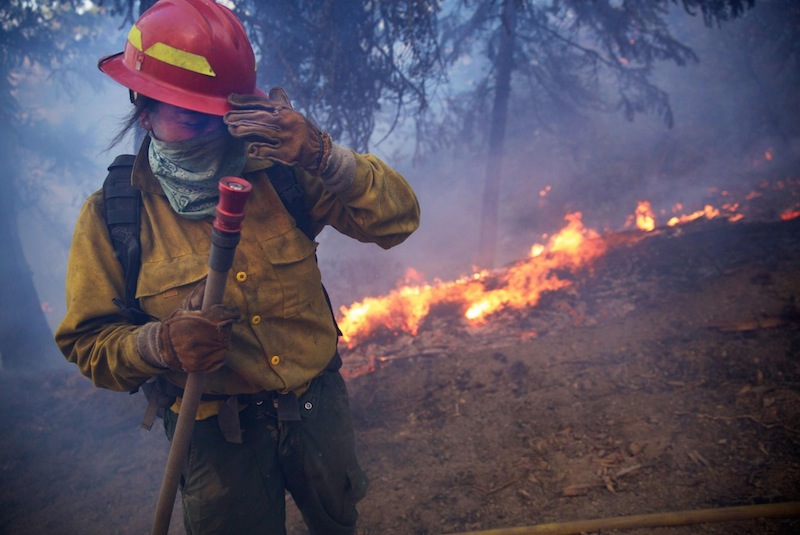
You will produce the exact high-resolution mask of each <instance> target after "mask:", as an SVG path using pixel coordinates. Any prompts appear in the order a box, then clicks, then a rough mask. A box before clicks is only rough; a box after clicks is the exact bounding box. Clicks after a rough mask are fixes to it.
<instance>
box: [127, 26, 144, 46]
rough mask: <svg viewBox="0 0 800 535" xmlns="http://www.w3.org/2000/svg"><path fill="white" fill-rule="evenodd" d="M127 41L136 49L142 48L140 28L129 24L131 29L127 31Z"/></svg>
mask: <svg viewBox="0 0 800 535" xmlns="http://www.w3.org/2000/svg"><path fill="white" fill-rule="evenodd" d="M128 42H129V43H130V44H131V45H133V47H134V48H136V50H141V49H142V30H140V29H139V28H137V27H136V25H135V24H134V25H133V26H131V31H129V32H128Z"/></svg>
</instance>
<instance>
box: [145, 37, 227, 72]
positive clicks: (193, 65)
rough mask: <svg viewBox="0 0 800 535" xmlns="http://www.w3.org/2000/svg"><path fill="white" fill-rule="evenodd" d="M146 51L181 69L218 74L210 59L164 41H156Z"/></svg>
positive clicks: (151, 55)
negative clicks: (166, 43) (209, 61)
mask: <svg viewBox="0 0 800 535" xmlns="http://www.w3.org/2000/svg"><path fill="white" fill-rule="evenodd" d="M144 53H145V54H147V55H148V56H150V57H151V58H155V59H158V60H161V61H163V62H164V63H169V64H170V65H174V66H175V67H180V68H181V69H186V70H187V71H192V72H196V73H198V74H204V75H206V76H216V75H217V73H215V72H214V69H212V68H211V65H210V64H209V63H208V60H207V59H206V58H204V57H203V56H199V55H197V54H192V53H191V52H186V51H185V50H180V49H177V48H174V47H171V46H169V45H165V44H164V43H156V44H154V45H153V46H151V47H150V48H148V49H147V50H145V51H144Z"/></svg>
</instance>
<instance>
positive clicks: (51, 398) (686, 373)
mask: <svg viewBox="0 0 800 535" xmlns="http://www.w3.org/2000/svg"><path fill="white" fill-rule="evenodd" d="M632 236H633V235H620V236H619V237H618V238H619V239H618V243H617V244H616V245H615V246H613V247H612V248H611V249H610V250H609V252H608V253H607V254H606V255H605V256H603V257H602V258H600V259H599V260H597V261H596V262H594V263H593V264H592V266H591V267H590V269H587V270H584V271H581V272H579V273H577V274H571V275H570V276H571V277H572V278H573V281H572V282H573V284H572V286H571V287H569V288H567V289H563V290H559V291H556V292H552V293H550V294H547V295H545V296H544V298H543V299H542V300H541V302H540V303H539V305H538V306H537V307H536V308H534V309H531V310H527V311H524V312H520V311H517V312H505V313H502V314H501V315H499V316H498V317H495V318H494V319H493V320H492V321H491V322H489V323H488V324H486V325H485V326H483V327H480V328H470V327H468V326H466V325H465V324H463V323H462V322H461V321H460V320H459V318H458V317H457V316H456V315H455V314H453V313H452V311H448V310H438V311H436V313H435V314H431V317H429V318H428V320H426V323H425V324H424V325H423V326H422V327H421V328H420V331H419V333H418V334H417V336H415V337H410V336H399V337H397V338H393V339H391V340H386V339H385V338H384V339H383V340H382V343H381V344H380V345H377V344H373V345H367V344H364V345H363V346H362V347H360V348H357V349H355V350H351V351H348V352H345V354H344V358H345V362H346V365H345V371H346V373H347V374H348V376H349V379H348V385H349V388H350V393H351V401H352V407H353V414H354V418H355V424H356V432H357V440H358V448H359V454H360V459H361V461H362V465H363V467H364V468H365V470H366V471H367V472H368V474H369V476H370V478H371V489H370V493H369V495H368V496H367V498H366V499H365V500H364V501H363V502H362V504H361V507H360V510H361V524H360V526H361V531H362V532H363V533H365V534H371V535H375V534H420V535H421V534H434V533H456V532H463V531H470V530H472V531H477V530H488V529H496V528H505V527H512V526H528V525H535V524H540V523H545V522H560V521H568V520H579V519H587V518H598V517H609V516H620V515H632V514H643V513H653V512H666V511H677V510H686V509H700V508H716V507H724V506H733V505H748V504H756V503H778V502H786V501H797V500H799V499H800V303H798V299H800V219H795V220H792V221H788V222H779V223H744V222H738V223H727V222H721V221H720V222H716V221H704V222H696V223H692V224H690V225H686V226H684V227H680V228H675V229H666V230H661V229H659V230H657V231H656V232H653V233H649V234H647V235H646V236H645V237H643V238H640V239H636V240H632V239H631V237H632ZM634 241H635V243H633V242H634ZM2 382H3V384H2V390H1V391H0V392H1V393H0V399H2V405H1V406H2V407H3V409H4V413H5V415H4V418H3V424H2V425H3V428H2V436H0V448H1V450H2V461H1V462H0V481H2V487H0V525H2V526H3V531H4V532H5V533H11V534H39V533H48V534H73V533H80V534H94V533H97V534H109V533H120V534H143V533H147V532H148V530H149V526H150V523H151V520H152V514H153V512H154V510H155V501H156V499H157V495H158V487H159V485H160V482H161V475H162V473H163V468H164V464H165V462H166V456H167V448H168V444H167V441H166V439H165V438H164V435H163V433H162V432H161V431H160V430H158V429H154V431H152V432H146V431H144V430H141V429H139V428H138V423H139V420H140V418H141V415H142V411H143V407H144V401H143V399H142V398H141V396H140V395H136V396H128V395H125V394H115V393H110V392H104V391H99V390H95V389H94V388H92V387H91V385H90V384H89V382H88V381H86V380H85V379H84V378H82V377H79V376H78V375H77V373H76V371H75V370H74V369H72V368H69V367H65V366H60V367H59V368H57V369H56V370H54V371H53V372H52V373H51V374H49V375H47V376H45V377H41V376H39V377H35V378H32V377H26V376H11V375H9V374H5V375H3V377H2ZM178 513H179V506H178V508H177V509H176V516H175V518H174V520H173V523H172V531H171V532H174V533H181V532H182V530H181V529H180V520H179V517H178ZM288 525H289V527H290V533H291V534H292V535H299V534H302V533H304V531H303V528H302V524H301V522H300V520H299V516H298V515H297V513H296V511H294V510H293V509H291V508H290V510H289V520H288ZM799 530H800V520H798V519H796V518H795V519H793V518H789V519H769V520H766V519H753V520H739V521H735V522H723V523H713V524H701V525H694V526H688V527H675V528H650V529H644V528H640V529H636V530H630V531H627V532H626V533H642V534H644V533H648V534H650V533H659V534H661V533H663V534H688V533H726V534H743V533H759V534H760V533H776V534H777V533H795V532H797V531H799Z"/></svg>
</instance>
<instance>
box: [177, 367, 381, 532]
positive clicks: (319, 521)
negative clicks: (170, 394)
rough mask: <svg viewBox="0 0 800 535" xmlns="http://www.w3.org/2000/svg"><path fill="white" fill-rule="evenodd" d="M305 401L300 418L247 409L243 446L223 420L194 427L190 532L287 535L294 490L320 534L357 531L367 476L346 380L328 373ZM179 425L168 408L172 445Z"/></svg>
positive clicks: (188, 488)
mask: <svg viewBox="0 0 800 535" xmlns="http://www.w3.org/2000/svg"><path fill="white" fill-rule="evenodd" d="M299 403H300V407H299V408H300V421H281V422H279V421H278V417H277V412H276V409H275V407H274V406H273V404H272V403H270V402H269V401H265V402H263V403H261V404H254V405H250V406H248V407H247V408H246V409H244V410H243V411H242V412H241V413H240V421H241V428H242V444H233V443H229V442H226V441H225V438H224V437H223V436H222V433H221V432H220V430H219V425H218V422H217V418H216V417H213V418H209V419H207V420H201V421H198V422H196V423H195V426H194V432H193V435H192V440H191V444H190V446H189V453H188V455H187V458H186V461H185V463H184V466H183V469H182V474H181V484H180V489H181V496H182V499H183V511H184V524H185V526H186V531H187V533H188V534H190V535H207V534H225V533H230V534H236V535H247V534H254V535H255V534H258V535H285V533H286V528H285V522H286V502H285V493H286V491H287V490H288V491H289V492H290V493H291V495H292V498H293V499H294V501H295V503H296V504H297V506H298V508H299V509H300V511H301V513H302V515H303V519H304V520H305V522H306V525H307V526H308V528H309V530H310V532H311V533H312V534H313V535H339V534H342V535H345V534H353V533H355V524H356V519H357V517H358V513H357V511H356V503H357V502H358V501H359V500H360V499H361V498H363V497H364V495H365V494H366V490H367V478H366V475H365V474H364V472H363V471H362V470H361V468H360V467H359V465H358V462H357V460H356V456H355V451H354V438H353V424H352V420H351V417H350V406H349V400H348V397H347V390H346V387H345V384H344V381H343V379H342V376H341V375H340V374H339V372H338V371H326V372H324V373H323V374H322V375H321V376H320V377H318V378H316V379H314V381H312V383H311V386H310V387H309V389H308V391H307V392H306V393H305V394H303V395H302V396H301V397H300V399H299ZM176 422H177V415H175V414H174V413H172V411H167V416H166V417H165V419H164V425H165V427H166V431H167V436H168V437H169V439H170V440H172V435H173V433H174V431H175V424H176Z"/></svg>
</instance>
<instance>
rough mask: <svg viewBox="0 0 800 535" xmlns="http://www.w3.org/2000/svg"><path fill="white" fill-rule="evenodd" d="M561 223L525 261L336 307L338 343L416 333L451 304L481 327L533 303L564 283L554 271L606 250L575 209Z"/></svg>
mask: <svg viewBox="0 0 800 535" xmlns="http://www.w3.org/2000/svg"><path fill="white" fill-rule="evenodd" d="M565 220H566V222H567V224H566V226H565V227H564V228H563V229H562V230H561V231H560V232H558V233H557V234H554V235H553V236H552V237H551V238H550V239H549V240H548V242H547V244H546V245H538V244H537V245H534V246H533V247H532V248H531V255H530V257H529V258H528V259H526V260H524V261H521V262H518V263H516V264H514V265H512V266H511V267H509V268H506V269H504V270H499V271H495V272H489V271H487V270H483V271H479V272H477V273H474V274H472V275H470V276H468V277H462V278H461V279H458V280H455V281H452V282H441V281H438V282H436V283H433V284H419V285H409V286H403V287H400V288H398V289H396V290H394V291H392V292H390V293H389V294H388V295H386V296H383V297H368V298H366V299H364V300H362V301H360V302H357V303H355V304H353V305H351V306H350V307H349V308H345V307H341V308H340V310H339V312H340V319H339V321H338V323H339V328H340V329H341V330H342V333H343V336H342V339H343V341H344V342H345V343H346V344H347V345H348V347H354V346H355V345H358V344H359V343H360V342H361V341H363V340H364V339H366V338H367V337H369V336H371V335H373V334H375V333H376V332H377V331H378V330H380V329H384V330H385V331H387V332H388V333H390V334H393V335H396V334H399V333H408V334H411V335H412V336H413V335H416V333H417V331H418V329H419V326H420V324H421V323H422V322H423V321H424V319H425V317H426V316H427V315H428V313H429V312H430V311H431V309H432V308H434V307H439V306H450V307H456V308H457V309H458V310H459V312H460V313H461V314H462V316H463V318H464V320H465V321H466V322H467V324H468V325H471V326H477V325H482V324H484V323H486V322H487V321H488V318H489V317H490V316H491V315H492V314H494V313H496V312H498V311H500V310H503V309H509V308H510V309H521V308H525V307H532V306H535V305H536V304H537V303H538V302H539V299H540V297H541V296H542V294H543V293H544V292H547V291H554V290H558V289H561V288H564V287H567V286H569V285H570V284H572V283H571V281H569V280H565V279H562V278H560V277H559V276H558V275H556V274H555V273H554V272H553V271H554V269H556V268H558V269H559V270H562V271H565V272H566V271H572V272H574V271H575V270H577V269H578V268H580V267H581V266H583V265H585V264H586V263H587V262H589V261H591V260H593V259H594V258H597V257H598V256H601V255H602V254H604V253H605V249H606V245H605V242H604V241H603V240H601V239H599V238H600V235H599V234H598V233H597V232H596V231H594V230H592V229H587V228H585V227H584V226H583V222H582V216H581V213H580V212H575V213H572V214H568V215H567V216H566V217H565Z"/></svg>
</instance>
